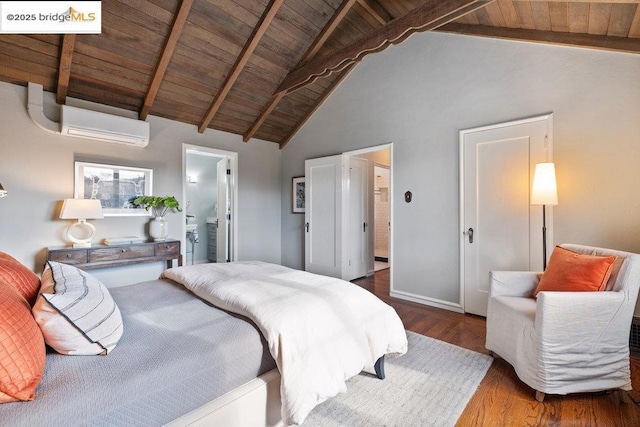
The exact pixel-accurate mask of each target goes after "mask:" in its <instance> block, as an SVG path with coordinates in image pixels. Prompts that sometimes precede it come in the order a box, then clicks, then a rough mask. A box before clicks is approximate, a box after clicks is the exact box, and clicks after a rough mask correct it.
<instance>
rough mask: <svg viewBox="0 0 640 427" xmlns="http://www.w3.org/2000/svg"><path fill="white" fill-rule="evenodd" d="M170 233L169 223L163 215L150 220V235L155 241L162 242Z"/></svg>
mask: <svg viewBox="0 0 640 427" xmlns="http://www.w3.org/2000/svg"><path fill="white" fill-rule="evenodd" d="M168 235H169V223H168V222H167V221H166V220H165V219H164V217H163V216H157V217H155V218H153V219H152V220H151V221H150V222H149V236H151V238H152V239H153V240H154V241H155V242H161V241H163V240H166V239H167V236H168Z"/></svg>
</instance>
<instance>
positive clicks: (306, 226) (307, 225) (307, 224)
mask: <svg viewBox="0 0 640 427" xmlns="http://www.w3.org/2000/svg"><path fill="white" fill-rule="evenodd" d="M304 228H306V229H307V233H308V232H309V223H308V222H307V223H306V224H305V225H304Z"/></svg>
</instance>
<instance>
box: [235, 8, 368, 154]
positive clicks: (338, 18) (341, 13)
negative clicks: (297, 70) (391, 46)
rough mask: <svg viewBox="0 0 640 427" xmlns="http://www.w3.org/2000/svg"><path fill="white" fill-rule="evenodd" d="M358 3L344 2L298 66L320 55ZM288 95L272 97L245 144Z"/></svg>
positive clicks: (284, 93) (249, 132)
mask: <svg viewBox="0 0 640 427" xmlns="http://www.w3.org/2000/svg"><path fill="white" fill-rule="evenodd" d="M356 1H357V0H344V1H343V2H342V4H341V5H340V6H338V8H337V9H336V10H335V12H334V13H333V16H332V17H331V19H329V22H327V24H326V25H325V26H324V28H323V29H322V31H320V34H318V36H317V37H316V39H315V40H314V41H313V43H311V46H309V48H308V49H307V51H306V52H305V54H304V55H303V56H302V58H301V59H300V61H299V62H298V65H297V66H300V65H302V64H304V63H306V62H307V61H309V60H310V59H311V58H313V57H314V56H315V54H316V53H318V51H319V50H320V48H322V46H323V45H324V44H325V42H326V41H327V40H328V39H329V37H330V36H331V34H332V33H333V32H334V31H335V29H336V28H338V24H340V22H342V20H343V19H344V17H345V16H347V12H349V10H350V9H351V7H353V5H354V4H355V2H356ZM286 94H287V92H286V91H284V92H278V93H276V94H274V95H273V97H271V100H270V101H269V104H267V105H266V106H265V107H264V108H263V110H262V111H261V112H260V115H259V116H258V118H257V119H256V120H255V121H254V122H253V124H252V125H251V127H250V128H249V130H247V131H246V132H245V134H244V135H243V136H242V140H243V141H244V142H247V141H249V140H250V139H251V138H252V137H253V135H255V134H256V132H257V131H258V129H260V126H262V124H263V123H264V121H265V120H266V119H267V117H269V115H270V114H271V112H272V111H273V110H274V109H275V108H276V106H277V105H278V103H279V102H280V100H282V98H283V97H284V96H285V95H286Z"/></svg>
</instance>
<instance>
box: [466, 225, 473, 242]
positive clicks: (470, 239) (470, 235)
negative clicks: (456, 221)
mask: <svg viewBox="0 0 640 427" xmlns="http://www.w3.org/2000/svg"><path fill="white" fill-rule="evenodd" d="M467 234H468V235H469V243H473V228H471V227H469V230H467Z"/></svg>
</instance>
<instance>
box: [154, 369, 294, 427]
mask: <svg viewBox="0 0 640 427" xmlns="http://www.w3.org/2000/svg"><path fill="white" fill-rule="evenodd" d="M280 407H281V403H280V372H278V370H277V369H273V370H271V371H269V372H266V373H264V374H262V375H261V376H259V377H258V378H256V379H254V380H251V381H249V382H248V383H246V384H244V385H242V386H240V387H238V388H236V389H234V390H231V391H230V392H229V393H226V394H224V395H222V396H220V397H219V398H217V399H215V400H213V401H211V402H209V403H207V404H205V405H203V406H201V407H200V408H198V409H196V410H194V411H192V412H189V413H188V414H185V415H183V416H181V417H180V418H178V419H176V420H174V421H172V422H170V423H169V424H167V426H169V427H179V426H180V427H182V426H203V427H204V426H207V427H209V426H225V427H231V426H233V427H235V426H238V427H239V426H260V427H262V426H282V425H283V424H282V418H281V416H280Z"/></svg>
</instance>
